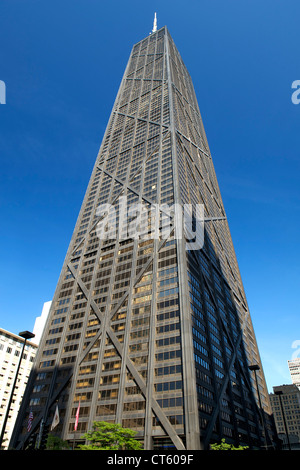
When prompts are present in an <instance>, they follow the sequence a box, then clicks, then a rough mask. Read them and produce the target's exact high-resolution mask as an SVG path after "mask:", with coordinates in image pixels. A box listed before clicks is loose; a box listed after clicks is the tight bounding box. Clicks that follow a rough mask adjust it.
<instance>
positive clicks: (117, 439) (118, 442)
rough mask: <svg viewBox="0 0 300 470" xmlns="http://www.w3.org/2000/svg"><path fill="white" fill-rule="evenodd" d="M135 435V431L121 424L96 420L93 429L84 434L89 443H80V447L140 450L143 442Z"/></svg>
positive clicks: (87, 448) (85, 448)
mask: <svg viewBox="0 0 300 470" xmlns="http://www.w3.org/2000/svg"><path fill="white" fill-rule="evenodd" d="M135 435H136V432H135V431H133V430H132V429H127V428H122V426H121V425H120V424H113V423H106V422H105V421H94V423H93V429H92V431H89V432H87V433H85V434H84V435H83V436H82V437H83V438H85V439H86V440H87V441H88V444H85V445H80V446H79V448H80V449H82V450H140V449H142V444H141V442H139V441H137V440H136V439H135V438H134V436H135Z"/></svg>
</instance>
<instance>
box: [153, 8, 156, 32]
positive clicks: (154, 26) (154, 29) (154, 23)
mask: <svg viewBox="0 0 300 470" xmlns="http://www.w3.org/2000/svg"><path fill="white" fill-rule="evenodd" d="M155 31H157V19H156V12H155V13H154V21H153V29H152V33H155Z"/></svg>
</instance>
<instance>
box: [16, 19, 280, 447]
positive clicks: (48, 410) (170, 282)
mask: <svg viewBox="0 0 300 470" xmlns="http://www.w3.org/2000/svg"><path fill="white" fill-rule="evenodd" d="M178 207H179V208H181V209H182V212H181V215H182V213H183V209H184V208H191V207H192V209H193V211H192V218H190V219H189V225H188V224H185V226H184V228H185V229H186V230H185V232H184V234H185V235H184V236H182V234H183V230H179V229H178V226H179V225H180V220H182V219H180V210H179V211H178V210H176V208H178ZM198 208H200V209H201V208H202V212H201V210H200V209H199V210H200V214H202V217H200V218H199V217H198V216H197V214H198V213H197V209H198ZM103 209H106V212H104V211H103ZM189 214H190V213H189ZM198 215H199V214H198ZM184 220H185V221H186V220H187V219H184ZM203 220H204V222H203ZM153 221H154V224H153ZM157 221H158V222H159V223H158V222H157ZM201 221H202V223H201ZM121 222H122V223H121ZM124 222H125V223H124ZM181 225H182V224H181ZM187 225H188V227H187ZM203 225H204V226H203ZM153 226H154V231H153V230H152V229H153ZM120 227H121V229H120ZM149 227H150V228H149ZM181 228H182V227H181ZM180 234H181V236H180ZM195 234H196V239H195V238H193V236H194V235H195ZM202 235H203V239H201V236H202ZM197 237H198V239H197ZM199 237H200V238H199ZM251 364H259V365H260V370H259V371H258V373H257V380H258V389H259V391H258V390H257V388H256V383H255V380H254V377H252V376H251V374H250V372H249V370H248V366H249V365H251ZM258 394H259V395H258ZM259 399H260V400H261V403H262V407H263V410H264V413H263V417H264V419H263V420H262V421H261V415H260V411H261V410H260V405H259V403H260V401H259ZM79 405H80V408H79ZM56 406H58V409H59V416H60V421H59V424H58V425H57V426H56V428H55V429H54V431H53V432H55V433H56V434H57V435H59V436H61V437H62V438H63V439H67V440H70V441H73V440H74V442H75V440H76V441H77V440H80V435H82V434H83V433H84V432H85V431H87V430H89V429H91V427H92V423H93V421H101V420H104V421H108V422H117V423H120V424H121V425H122V426H124V427H129V428H132V429H134V430H136V431H137V438H138V439H140V440H142V441H143V445H144V448H145V449H152V448H164V447H166V448H168V447H174V448H177V449H178V450H181V449H194V450H196V449H200V448H204V449H206V448H208V447H209V444H210V443H211V442H215V441H217V440H218V439H220V438H222V437H225V438H226V439H227V441H228V442H232V443H240V444H244V445H249V446H250V447H254V448H256V447H260V446H261V445H265V442H266V434H267V435H268V436H269V437H270V438H271V439H272V432H273V431H272V427H271V424H270V422H271V421H270V422H269V421H268V418H269V415H270V414H271V409H270V406H269V398H268V393H267V389H266V385H265V380H264V375H263V372H262V367H261V364H260V358H259V352H258V348H257V344H256V340H255V335H254V332H253V328H252V324H251V318H250V315H249V309H248V306H247V301H246V296H245V293H244V289H243V285H242V281H241V277H240V273H239V269H238V264H237V261H236V257H235V253H234V249H233V245H232V240H231V236H230V232H229V228H228V223H227V219H226V214H225V211H224V207H223V203H222V199H221V195H220V191H219V187H218V183H217V179H216V175H215V171H214V167H213V162H212V158H211V154H210V150H209V146H208V143H207V139H206V135H205V131H204V128H203V124H202V119H201V115H200V111H199V107H198V104H197V100H196V96H195V93H194V89H193V85H192V81H191V78H190V76H189V74H188V72H187V69H186V67H185V65H184V63H183V61H182V59H181V57H180V54H179V52H178V51H177V49H176V47H175V45H174V42H173V40H172V38H171V36H170V34H169V32H168V30H167V28H166V27H163V28H161V29H159V30H158V31H157V30H156V28H154V31H153V32H152V34H150V35H149V36H148V37H146V38H145V39H143V40H141V41H140V42H138V43H137V44H135V45H134V46H133V48H132V51H131V55H130V58H129V61H128V64H127V67H126V70H125V73H124V76H123V79H122V82H121V85H120V88H119V91H118V94H117V97H116V100H115V103H114V105H113V109H112V112H111V116H110V119H109V122H108V125H107V129H106V131H105V134H104V137H103V141H102V144H101V147H100V150H99V154H98V156H97V159H96V162H95V166H94V169H93V172H92V175H91V179H90V182H89V185H88V188H87V192H86V195H85V197H84V201H83V204H82V207H81V210H80V213H79V217H78V220H77V223H76V226H75V229H74V233H73V236H72V239H71V242H70V245H69V249H68V252H67V255H66V258H65V261H64V264H63V267H62V271H61V275H60V278H59V281H58V284H57V288H56V292H55V295H54V298H53V301H52V306H51V311H50V314H49V317H48V322H47V324H46V326H45V330H44V335H43V338H42V340H41V343H40V349H39V352H38V355H37V360H36V364H35V368H34V372H33V374H32V378H31V382H30V385H29V386H28V390H27V395H26V397H25V399H24V402H23V406H22V413H21V414H20V419H19V422H18V425H17V426H16V428H15V433H14V439H13V445H14V446H15V447H17V446H18V447H19V448H20V447H22V446H23V447H26V443H27V442H28V440H29V438H30V436H29V435H28V433H27V432H26V420H27V417H28V414H29V411H30V410H32V411H33V414H34V421H33V424H32V431H31V436H32V435H34V433H36V435H37V436H39V437H38V438H40V437H41V435H42V434H43V432H45V430H47V429H48V428H49V425H50V424H51V422H52V420H53V416H54V412H55V409H56ZM78 409H79V418H78V427H77V429H76V432H75V431H74V423H75V416H76V412H77V410H78Z"/></svg>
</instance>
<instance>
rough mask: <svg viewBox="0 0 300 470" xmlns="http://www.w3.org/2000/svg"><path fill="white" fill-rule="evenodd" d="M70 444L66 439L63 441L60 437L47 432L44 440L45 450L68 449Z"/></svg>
mask: <svg viewBox="0 0 300 470" xmlns="http://www.w3.org/2000/svg"><path fill="white" fill-rule="evenodd" d="M68 449H70V444H69V443H68V441H64V440H63V439H61V438H60V437H57V436H54V435H53V434H49V435H48V438H47V442H46V450H68Z"/></svg>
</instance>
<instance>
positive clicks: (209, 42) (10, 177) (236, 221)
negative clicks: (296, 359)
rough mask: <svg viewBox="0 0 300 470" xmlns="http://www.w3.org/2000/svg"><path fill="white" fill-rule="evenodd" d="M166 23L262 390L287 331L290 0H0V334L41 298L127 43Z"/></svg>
mask: <svg viewBox="0 0 300 470" xmlns="http://www.w3.org/2000/svg"><path fill="white" fill-rule="evenodd" d="M155 11H157V15H158V27H161V26H164V25H167V26H168V28H169V30H170V33H171V35H172V37H173V39H174V41H175V44H176V45H177V47H178V49H179V51H180V53H181V55H182V57H183V60H184V62H185V64H186V66H187V68H188V70H189V72H190V74H191V76H192V79H193V82H194V86H195V90H196V94H197V98H198V102H199V106H200V110H201V113H202V117H203V120H204V126H205V129H206V133H207V136H208V141H209V145H210V148H211V152H212V156H213V160H214V165H215V169H216V172H217V177H218V181H219V185H220V189H221V193H222V197H223V201H224V205H225V209H226V212H227V216H228V219H229V224H230V229H231V233H232V238H233V242H234V246H235V249H236V254H237V258H238V262H239V266H240V271H241V274H242V278H243V282H244V286H245V290H246V295H247V299H248V303H249V306H250V311H251V316H252V320H253V324H254V329H255V333H256V337H257V341H258V345H259V349H260V353H261V358H262V361H263V366H264V371H265V375H266V379H267V383H268V388H269V390H270V391H271V390H272V387H273V386H274V385H281V384H283V383H290V375H289V371H288V367H287V360H288V359H291V357H292V354H293V353H294V352H295V349H293V348H292V344H293V342H294V341H297V340H300V330H299V323H300V321H299V310H300V309H299V292H300V289H299V215H300V214H299V212H300V211H299V206H300V198H299V173H300V172H299V170H300V168H299V143H300V139H299V137H300V135H299V134H300V133H299V125H300V104H299V105H294V104H293V103H292V101H291V95H292V91H293V90H292V89H291V84H292V82H293V81H294V80H300V61H299V17H300V4H299V0H297V1H296V0H288V1H286V0H285V1H284V0H263V1H261V0H243V1H241V0H226V2H225V1H224V0H214V1H211V0H194V1H192V0H186V1H185V2H182V1H178V0H160V1H152V2H142V1H136V0H127V1H126V2H125V1H121V0H118V1H114V0H112V1H110V2H103V1H99V0H98V1H96V0H76V1H74V0H60V1H57V0H51V1H49V0H44V1H42V2H41V1H39V0H26V2H24V0H10V1H4V2H2V3H1V15H0V44H1V47H0V64H1V67H0V80H3V81H4V82H5V83H6V90H7V95H6V104H5V105H0V155H1V171H0V178H1V181H0V203H1V258H0V262H1V270H0V294H1V300H0V327H2V328H4V329H7V330H9V331H11V332H14V333H18V332H19V331H22V330H24V329H28V330H32V329H33V325H34V322H35V318H36V317H37V316H39V315H40V314H41V311H42V306H43V303H44V302H45V301H48V300H50V299H51V298H52V296H53V293H54V290H55V286H56V283H57V280H58V277H59V274H60V270H61V266H62V263H63V260H64V257H65V254H66V250H67V247H68V244H69V241H70V238H71V235H72V231H73V228H74V225H75V221H76V218H77V215H78V212H79V209H80V206H81V202H82V199H83V196H84V193H85V190H86V186H87V184H88V180H89V177H90V173H91V171H92V168H93V165H94V161H95V158H96V155H97V152H98V149H99V147H100V144H101V140H102V137H103V134H104V131H105V127H106V124H107V120H108V118H109V114H110V111H111V108H112V105H113V102H114V99H115V96H116V93H117V90H118V87H119V84H120V81H121V78H122V75H123V72H124V69H125V66H126V63H127V60H128V57H129V54H130V51H131V47H132V45H133V44H134V43H136V42H138V41H139V40H141V39H143V38H144V37H145V36H147V35H148V33H149V32H150V31H151V29H152V22H153V16H154V12H155Z"/></svg>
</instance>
